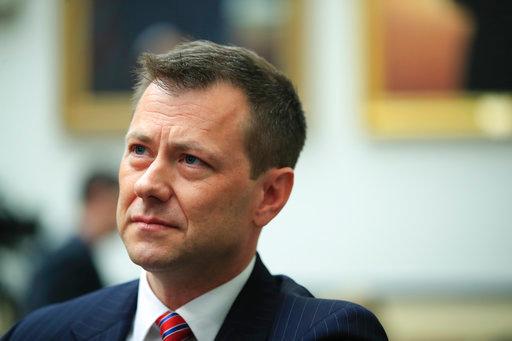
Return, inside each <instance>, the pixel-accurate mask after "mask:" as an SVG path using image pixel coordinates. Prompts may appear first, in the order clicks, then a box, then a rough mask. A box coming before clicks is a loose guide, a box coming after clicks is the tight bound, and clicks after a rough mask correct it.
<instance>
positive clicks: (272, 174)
mask: <svg viewBox="0 0 512 341" xmlns="http://www.w3.org/2000/svg"><path fill="white" fill-rule="evenodd" d="M293 178H294V173H293V169H292V168H290V167H284V168H272V169H270V170H268V171H266V172H265V173H264V174H263V175H261V178H260V179H259V181H261V183H260V186H261V187H260V189H259V190H260V196H259V198H258V202H257V203H256V210H255V212H254V223H255V225H256V226H258V227H263V226H265V225H267V224H268V223H269V222H270V221H271V220H272V219H274V217H275V216H276V215H277V214H278V213H279V212H280V211H281V209H282V208H283V207H284V205H285V204H286V202H287V201H288V198H289V197H290V193H291V192H292V187H293Z"/></svg>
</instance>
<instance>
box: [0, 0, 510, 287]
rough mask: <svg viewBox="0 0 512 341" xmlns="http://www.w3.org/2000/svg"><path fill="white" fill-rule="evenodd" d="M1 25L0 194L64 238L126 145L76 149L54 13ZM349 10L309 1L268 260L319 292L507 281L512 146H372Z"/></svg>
mask: <svg viewBox="0 0 512 341" xmlns="http://www.w3.org/2000/svg"><path fill="white" fill-rule="evenodd" d="M22 4H23V6H22V8H21V11H20V13H19V15H18V16H17V17H16V18H13V19H14V20H9V21H2V22H0V96H1V101H0V103H1V106H0V117H1V120H0V122H1V123H0V124H1V128H0V132H1V133H0V143H1V146H2V147H3V148H2V151H3V153H2V157H1V159H0V160H1V161H0V190H1V193H3V195H4V197H6V198H7V199H8V200H9V201H11V202H14V203H17V204H20V205H23V206H25V207H28V209H29V210H37V211H38V212H39V213H40V215H41V218H42V219H43V222H44V224H45V227H46V228H47V230H48V231H49V232H48V233H49V234H50V235H52V236H55V238H57V239H59V238H63V235H65V234H67V233H69V232H68V231H70V228H71V227H72V225H73V217H75V215H76V213H77V212H76V208H75V207H76V206H75V197H76V191H77V190H76V188H75V186H76V184H78V183H79V182H80V180H81V178H82V176H83V175H84V174H85V173H86V172H87V170H88V169H91V168H94V167H95V166H97V165H103V166H107V167H109V168H115V167H116V164H117V162H118V160H119V157H120V155H121V150H122V139H121V137H118V136H112V137H87V138H85V137H76V136H72V135H70V134H69V133H67V132H66V131H65V129H64V128H63V125H62V121H61V117H60V116H59V111H58V110H59V107H58V103H59V97H58V96H59V95H58V94H59V92H58V79H59V76H60V74H59V72H60V69H59V65H60V62H59V58H60V55H59V48H60V40H59V33H60V32H59V29H58V25H59V19H60V15H59V7H58V2H57V0H47V1H36V0H26V1H25V2H22ZM360 5H361V1H359V0H308V1H307V8H306V12H307V13H308V20H307V21H306V22H305V23H304V25H305V27H306V30H307V34H306V36H305V39H306V41H307V42H308V48H307V51H306V53H307V58H306V59H307V60H308V63H307V65H306V66H305V74H306V78H307V80H306V82H305V83H306V84H308V88H309V91H310V94H309V98H310V101H309V105H308V110H309V111H310V113H311V115H310V118H311V121H310V127H311V129H310V132H309V139H308V142H307V147H306V149H305V151H304V154H303V155H302V158H301V160H300V161H299V165H298V168H297V177H296V187H295V189H294V193H293V196H292V198H291V200H290V202H289V204H288V206H287V207H286V208H285V209H284V211H283V212H282V214H281V215H280V216H279V217H278V218H277V219H276V220H275V221H274V222H273V223H271V224H270V225H269V226H268V227H267V228H266V230H265V232H264V234H263V236H262V240H261V243H260V248H259V249H260V252H261V254H262V256H263V259H264V261H265V262H266V263H267V265H269V267H270V268H271V269H272V270H273V271H274V272H285V273H287V274H289V275H292V276H293V277H295V278H296V279H297V280H298V281H301V282H304V284H307V285H309V286H310V287H312V289H314V291H317V292H322V291H327V290H335V289H336V288H342V289H347V290H370V289H377V290H379V289H383V288H384V289H385V288H388V287H390V286H396V285H405V286H407V285H408V283H413V284H414V283H416V284H418V283H421V282H424V281H426V282H436V281H441V282H452V283H466V284H467V283H469V284H470V285H472V284H475V285H477V284H478V285H482V284H485V283H493V282H498V283H502V284H506V283H510V282H511V281H512V267H510V264H511V263H512V247H510V244H511V243H510V241H511V240H512V229H511V225H512V209H511V203H512V178H511V174H512V144H511V143H510V142H492V141H482V140H464V141H422V142H418V141H405V142H377V141H373V140H372V139H371V138H370V137H368V136H367V134H366V133H365V131H364V129H363V128H362V122H361V119H360V113H361V103H362V95H363V93H362V86H363V84H362V78H363V72H362V70H363V69H362V68H363V66H364V65H362V57H363V54H362V51H361V45H362V42H361V41H360V39H361V31H360V28H361V23H360V21H359V19H360V13H359V10H360V8H359V6H360Z"/></svg>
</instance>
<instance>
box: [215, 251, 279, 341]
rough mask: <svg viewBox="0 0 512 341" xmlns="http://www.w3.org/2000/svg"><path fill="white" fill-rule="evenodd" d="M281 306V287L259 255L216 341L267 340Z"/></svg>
mask: <svg viewBox="0 0 512 341" xmlns="http://www.w3.org/2000/svg"><path fill="white" fill-rule="evenodd" d="M278 303H279V284H278V282H277V281H276V280H275V279H274V278H273V277H272V275H271V274H270V273H269V272H268V270H267V268H266V267H265V265H263V263H262V262H261V259H260V257H259V255H256V264H255V265H254V269H253V271H252V273H251V275H250V277H249V279H248V280H247V283H246V284H245V286H244V287H243V288H242V291H241V292H240V294H239V295H238V297H237V298H236V300H235V302H234V303H233V306H232V307H231V309H230V310H229V312H228V315H227V316H226V319H225V320H224V323H223V324H222V327H221V329H220V330H219V333H218V334H217V337H216V338H215V340H265V339H267V337H268V335H269V334H270V331H271V328H272V322H273V321H274V315H275V314H276V311H277V304H278Z"/></svg>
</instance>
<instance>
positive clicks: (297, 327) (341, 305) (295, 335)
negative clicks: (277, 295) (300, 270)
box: [273, 276, 387, 340]
mask: <svg viewBox="0 0 512 341" xmlns="http://www.w3.org/2000/svg"><path fill="white" fill-rule="evenodd" d="M282 280H283V285H282V288H283V289H282V297H281V298H282V300H281V304H280V307H279V311H278V315H277V320H276V323H275V324H274V332H273V335H274V338H275V339H284V340H294V339H304V340H309V339H311V340H314V339H325V340H328V339H331V338H332V339H333V340H334V339H336V340H387V336H386V333H385V331H384V328H383V327H382V325H381V324H380V322H379V320H378V319H377V317H376V316H375V315H374V314H373V313H372V312H371V311H369V310H368V309H366V308H364V307H363V306H361V305H359V304H356V303H352V302H348V301H342V300H331V299H319V298H314V297H313V296H312V295H311V294H309V291H307V290H306V289H305V288H304V287H302V286H300V285H298V284H297V283H295V282H294V281H293V280H291V279H289V278H287V277H285V276H282ZM287 287H288V289H287Z"/></svg>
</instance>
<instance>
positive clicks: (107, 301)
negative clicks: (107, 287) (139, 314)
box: [71, 281, 138, 340]
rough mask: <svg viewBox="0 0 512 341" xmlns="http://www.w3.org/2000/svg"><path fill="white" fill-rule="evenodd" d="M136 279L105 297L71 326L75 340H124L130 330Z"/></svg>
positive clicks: (136, 285) (135, 294) (134, 301)
mask: <svg viewBox="0 0 512 341" xmlns="http://www.w3.org/2000/svg"><path fill="white" fill-rule="evenodd" d="M137 291H138V281H133V282H130V283H128V284H127V285H125V286H122V287H120V288H119V290H118V291H116V292H114V294H113V295H111V296H108V297H105V298H104V299H103V300H101V301H100V302H99V303H98V304H97V305H96V306H94V307H91V310H90V313H88V314H86V315H84V318H83V319H81V320H80V321H76V322H75V323H74V324H73V325H72V326H71V332H72V333H73V334H74V336H75V338H76V339H77V340H124V339H126V335H127V334H128V332H129V330H130V326H131V324H132V321H133V317H134V315H135V309H136V305H137Z"/></svg>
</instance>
